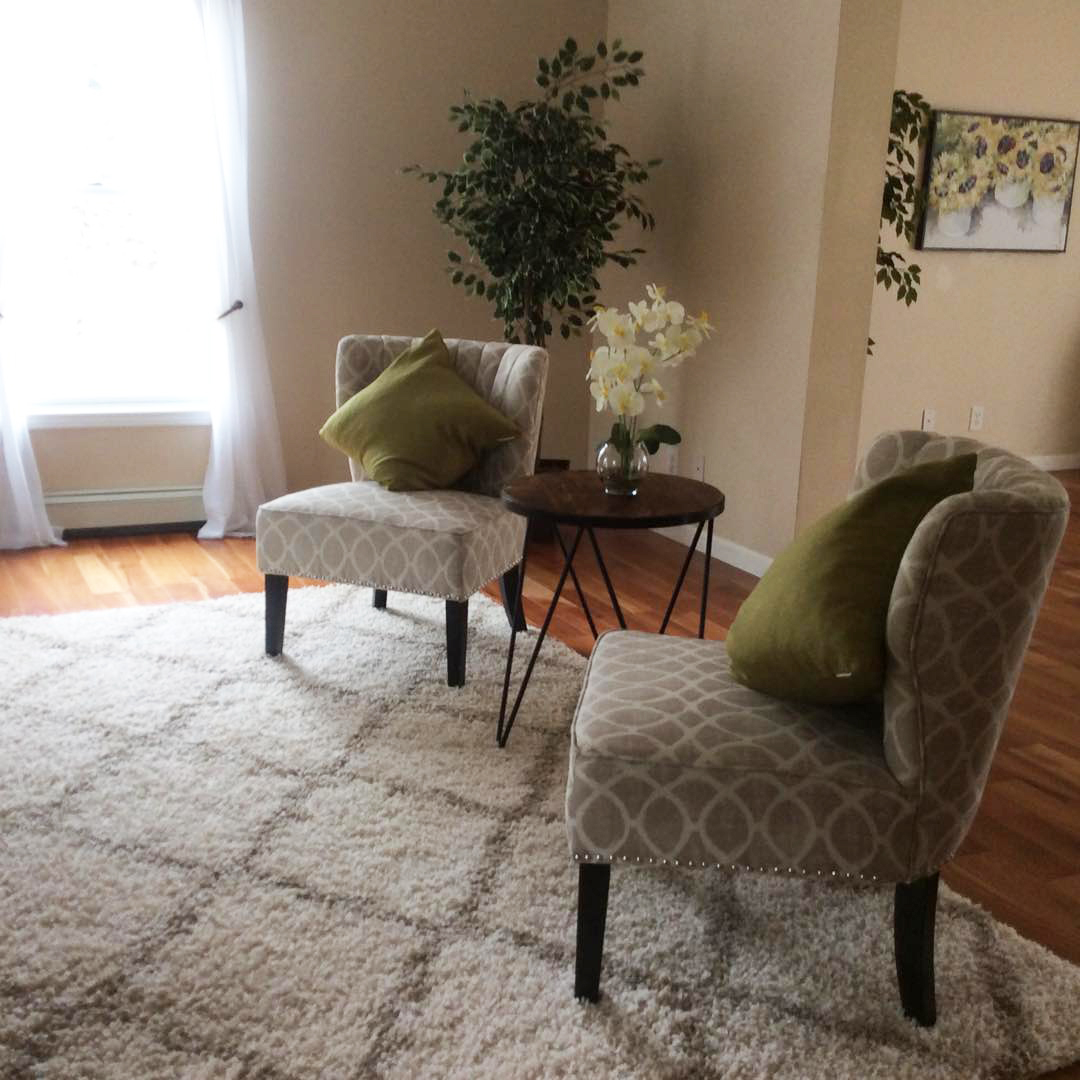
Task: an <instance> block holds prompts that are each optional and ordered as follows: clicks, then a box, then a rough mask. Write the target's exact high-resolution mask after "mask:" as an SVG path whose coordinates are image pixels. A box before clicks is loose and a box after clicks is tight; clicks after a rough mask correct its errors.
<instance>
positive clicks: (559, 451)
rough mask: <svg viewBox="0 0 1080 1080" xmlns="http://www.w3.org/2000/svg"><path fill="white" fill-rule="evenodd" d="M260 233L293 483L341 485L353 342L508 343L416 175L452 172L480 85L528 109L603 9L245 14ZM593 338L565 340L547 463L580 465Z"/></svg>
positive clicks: (295, 0)
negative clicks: (467, 282)
mask: <svg viewBox="0 0 1080 1080" xmlns="http://www.w3.org/2000/svg"><path fill="white" fill-rule="evenodd" d="M245 7H246V18H247V38H248V75H249V82H250V108H251V194H252V226H253V243H254V246H255V257H256V264H257V266H256V269H257V273H258V279H259V288H260V300H261V303H262V310H263V318H264V322H265V328H266V338H267V345H268V349H269V352H270V361H271V366H272V374H273V381H274V391H275V394H276V396H277V404H278V414H279V418H280V421H281V429H282V435H283V440H284V444H285V461H286V465H287V469H288V481H289V486H290V487H291V488H294V489H295V488H298V487H304V486H309V485H312V484H317V483H325V482H327V481H332V480H336V479H339V478H341V477H343V476H344V475H345V463H344V460H343V459H342V457H341V455H339V454H336V453H335V452H334V451H332V450H330V449H329V448H327V447H326V446H325V445H323V443H322V441H321V440H320V439H319V438H318V435H317V432H318V429H319V427H320V426H321V424H322V422H323V420H324V419H325V418H326V416H327V415H328V414H329V412H330V411H331V410H332V409H333V405H334V400H333V361H334V350H335V347H336V345H337V341H338V339H339V338H340V337H341V336H342V335H343V334H346V333H353V332H369V333H418V334H420V333H424V332H426V331H427V330H428V329H430V328H431V327H432V326H438V327H439V328H440V329H442V330H443V332H444V333H446V334H447V335H449V336H455V337H475V338H481V339H494V340H499V339H501V337H502V326H501V323H497V322H495V321H494V320H493V319H492V316H491V313H490V308H489V307H488V305H487V304H486V302H485V301H482V300H478V299H475V298H468V299H467V298H466V297H465V294H464V293H463V292H462V291H461V290H460V289H457V288H454V287H452V286H451V285H450V283H449V281H448V279H447V278H446V276H445V275H444V274H443V272H442V267H443V266H444V265H445V251H446V248H447V246H448V240H449V234H448V233H446V232H445V231H444V230H443V228H442V227H441V226H440V225H439V223H438V222H437V221H436V220H435V217H434V215H433V214H432V212H431V206H432V203H433V202H434V200H435V198H436V196H437V189H436V188H433V187H431V186H429V185H428V184H426V183H423V182H421V181H419V180H417V179H415V178H414V177H411V176H402V175H401V174H400V169H401V167H402V166H403V165H407V164H410V163H413V162H419V163H420V164H423V165H425V166H428V167H440V168H450V167H453V166H454V165H456V164H457V163H458V162H459V161H460V155H461V153H462V151H463V150H464V148H465V145H467V144H466V143H465V141H464V140H465V136H463V135H459V134H458V133H457V131H456V127H455V126H454V125H451V124H450V123H449V122H448V119H447V110H448V109H449V106H450V105H451V104H453V103H454V102H457V101H460V100H461V95H462V90H463V89H464V88H468V89H469V90H471V91H472V92H473V94H474V95H476V96H492V95H495V96H500V97H504V98H507V99H508V100H510V101H512V102H514V101H517V100H519V99H520V98H523V97H529V96H532V95H533V93H534V92H535V91H536V89H537V88H536V86H535V84H534V83H533V78H534V75H535V73H536V59H537V57H538V56H539V55H541V54H550V53H552V52H554V51H555V49H556V48H558V46H559V45H561V44H562V42H563V41H564V40H565V38H566V37H567V36H568V35H572V36H574V37H576V38H578V40H579V41H580V42H581V44H582V45H583V46H584V45H585V44H586V43H593V42H595V41H596V40H597V39H598V38H600V37H601V36H603V33H604V28H605V21H606V11H607V5H606V3H605V2H603V0H588V2H584V3H582V2H581V0H545V2H544V3H542V4H518V3H506V2H504V0H455V2H454V3H445V2H439V0H408V2H407V3H402V2H401V0H364V2H362V3H358V2H357V0H319V3H314V4H313V3H307V2H304V0H259V2H258V3H249V4H247V5H246V6H245ZM584 352H585V346H584V344H583V343H582V342H580V341H577V342H573V343H571V344H569V345H567V344H566V343H564V342H563V341H562V339H561V338H559V339H558V340H557V343H555V344H553V345H552V369H551V375H550V378H549V383H548V395H547V405H546V409H545V414H544V442H543V453H544V455H545V456H548V457H570V458H572V459H573V460H574V462H575V464H581V463H582V462H583V460H584V451H585V438H586V429H587V425H586V415H587V407H588V402H587V400H586V398H585V396H584V395H583V375H584V367H583V366H582V363H583V359H582V358H583V356H584Z"/></svg>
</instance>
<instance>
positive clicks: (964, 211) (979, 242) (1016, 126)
mask: <svg viewBox="0 0 1080 1080" xmlns="http://www.w3.org/2000/svg"><path fill="white" fill-rule="evenodd" d="M1078 147H1080V121H1076V120H1060V119H1053V118H1049V117H1046V118H1039V117H1030V116H1008V115H1003V114H999V113H980V112H971V111H968V112H961V111H957V110H952V109H937V110H934V111H933V113H932V114H931V126H930V138H929V142H928V145H927V152H926V160H925V162H924V168H923V190H924V192H925V195H926V198H925V202H924V205H923V211H922V216H921V218H920V220H919V229H918V233H917V234H916V240H915V246H916V247H917V248H920V249H922V250H937V251H1028V252H1063V251H1064V250H1065V245H1066V243H1067V242H1068V235H1069V215H1070V212H1071V210H1072V196H1073V185H1074V182H1075V179H1076V159H1077V150H1078Z"/></svg>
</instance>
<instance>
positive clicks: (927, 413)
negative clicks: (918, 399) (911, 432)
mask: <svg viewBox="0 0 1080 1080" xmlns="http://www.w3.org/2000/svg"><path fill="white" fill-rule="evenodd" d="M936 423H937V411H936V410H934V409H923V411H922V429H923V431H933V430H934V425H935V424H936Z"/></svg>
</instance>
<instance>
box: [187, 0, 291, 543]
mask: <svg viewBox="0 0 1080 1080" xmlns="http://www.w3.org/2000/svg"><path fill="white" fill-rule="evenodd" d="M192 2H193V3H194V4H195V7H196V10H197V11H198V14H199V18H200V20H201V24H202V30H203V39H204V42H205V45H206V51H207V57H208V68H209V72H210V79H211V91H212V95H213V104H214V124H215V129H216V134H217V145H218V154H219V158H220V166H221V168H220V177H221V209H222V215H223V222H222V229H221V236H222V243H221V245H220V252H219V259H218V264H219V278H220V284H221V287H220V297H221V310H222V312H225V311H228V310H229V309H230V308H231V307H233V305H234V304H235V303H236V302H237V301H239V302H240V303H241V304H242V305H243V306H242V307H240V308H238V309H237V310H234V311H232V312H231V313H230V314H228V315H226V316H225V317H224V318H222V319H221V320H220V322H219V325H220V327H221V332H222V334H224V336H225V339H226V345H227V355H228V362H227V364H226V365H225V368H224V370H219V371H218V372H216V373H215V385H214V388H213V406H212V417H213V436H212V442H211V450H210V464H209V467H208V468H207V472H206V482H205V484H204V487H203V502H204V504H205V507H206V524H205V525H204V526H203V527H202V529H201V530H200V531H199V537H200V539H213V538H217V537H221V536H225V535H237V536H244V535H250V534H252V533H253V532H254V531H255V512H256V510H257V509H258V507H259V504H260V503H263V502H266V501H267V500H268V499H273V498H275V497H276V496H278V495H281V494H282V493H283V492H284V491H285V463H284V460H283V457H282V452H281V437H280V435H279V433H278V426H277V415H276V411H275V408H274V396H273V390H272V388H271V385H270V372H269V367H268V365H267V360H266V346H265V343H264V341H263V333H262V320H261V317H260V315H259V302H258V297H257V295H256V291H255V267H254V261H253V259H252V252H251V232H250V228H249V223H248V174H247V74H246V70H245V65H244V20H243V10H242V7H241V0H192Z"/></svg>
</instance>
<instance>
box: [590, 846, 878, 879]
mask: <svg viewBox="0 0 1080 1080" xmlns="http://www.w3.org/2000/svg"><path fill="white" fill-rule="evenodd" d="M630 861H631V860H630V857H629V856H628V855H623V856H621V857H620V856H615V855H579V854H578V853H577V852H576V851H575V852H574V862H609V863H614V862H630ZM633 861H634V862H635V863H648V864H649V865H651V866H668V865H671V866H696V867H697V868H698V869H699V870H707V869H715V870H742V871H744V872H750V873H758V874H799V875H801V876H802V877H834V878H846V879H848V880H854V879H856V878H858V880H859V881H877V880H878V878H877V875H876V874H869V875H867V874H849V873H847V872H846V871H844V870H814V871H810V870H797V869H796V868H795V867H793V866H789V867H786V868H785V867H782V866H773V867H768V866H742V865H740V864H739V863H731V864H730V865H728V864H725V863H708V862H694V860H693V859H687V860H685V861H684V862H679V860H678V859H648V858H646V859H643V858H641V856H640V855H635V856H634V858H633Z"/></svg>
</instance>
